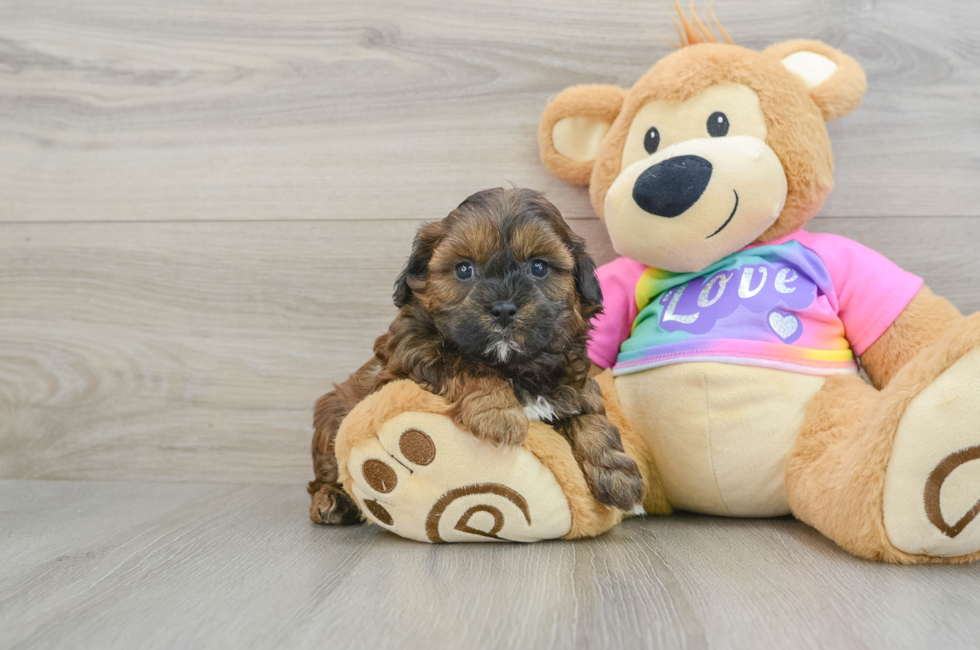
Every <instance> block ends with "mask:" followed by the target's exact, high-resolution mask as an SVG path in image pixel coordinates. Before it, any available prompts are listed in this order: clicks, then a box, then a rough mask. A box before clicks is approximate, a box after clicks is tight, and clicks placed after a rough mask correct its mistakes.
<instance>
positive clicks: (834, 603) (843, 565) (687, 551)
mask: <svg viewBox="0 0 980 650" xmlns="http://www.w3.org/2000/svg"><path fill="white" fill-rule="evenodd" d="M305 510H306V495H305V493H304V492H303V490H302V488H301V487H299V486H254V485H253V486H233V485H228V486H214V485H191V484H189V485H165V484H148V483H85V482H65V481H58V482H43V481H4V482H0V521H2V522H3V525H2V526H0V539H2V540H3V543H2V544H0V629H2V630H3V631H4V633H3V635H0V648H4V649H6V648H32V647H72V648H105V649H107V650H108V649H112V648H136V647H138V648H147V649H152V648H178V647H179V648H205V647H206V648H233V647H234V648H240V647H270V648H271V647H281V648H286V647H288V648H297V649H302V648H322V647H325V646H324V644H326V647H329V648H332V649H333V648H338V649H340V648H354V647H361V648H432V647H446V648H500V647H515V648H516V647H521V648H526V647H535V648H573V647H574V648H596V647H616V648H627V647H670V648H738V647H753V648H760V649H764V648H798V647H807V648H809V647H825V648H866V647H902V648H949V649H950V650H953V649H956V648H973V647H976V638H977V636H978V635H980V618H978V617H977V616H976V612H977V611H978V609H980V591H978V590H977V589H976V584H977V580H978V579H980V565H976V564H975V565H968V566H932V567H928V566H926V567H899V566H888V565H878V564H873V563H870V562H865V561H862V560H857V559H855V558H852V557H850V556H848V555H847V554H846V553H844V552H843V551H841V550H840V549H839V548H837V547H835V546H834V545H833V544H832V543H831V542H829V541H827V540H826V539H824V538H823V537H821V536H820V535H819V534H818V533H816V531H814V530H812V529H810V528H808V527H807V526H805V525H803V524H801V523H799V522H796V521H794V520H791V519H774V520H745V519H720V518H711V517H697V516H687V515H677V516H673V517H666V518H647V519H642V520H633V521H630V522H627V523H626V524H624V525H623V526H620V527H619V528H616V529H614V530H613V531H611V532H610V533H608V534H606V535H605V536H603V537H600V538H598V539H595V540H584V541H580V542H554V543H541V544H533V545H516V544H499V545H490V544H487V545H445V546H426V545H421V544H418V543H415V542H410V541H406V540H402V539H399V538H396V537H395V536H393V535H390V534H388V533H386V532H384V531H382V530H380V529H378V528H377V527H373V526H371V527H369V526H359V527H351V528H327V527H320V526H314V525H313V524H310V523H309V521H307V520H306V519H305V516H306V514H305Z"/></svg>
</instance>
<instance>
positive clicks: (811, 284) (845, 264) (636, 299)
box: [589, 231, 922, 375]
mask: <svg viewBox="0 0 980 650" xmlns="http://www.w3.org/2000/svg"><path fill="white" fill-rule="evenodd" d="M597 275H598V277H599V282H600V284H601V285H602V291H603V308H604V313H603V314H602V315H600V316H599V317H597V319H596V321H595V325H596V329H595V331H594V332H593V336H592V342H591V343H590V346H589V356H590V357H591V358H592V360H593V361H594V362H595V363H597V364H598V365H600V366H602V367H605V368H609V367H612V368H613V373H614V374H617V375H619V374H625V373H630V372H638V371H640V370H646V369H648V368H655V367H657V366H663V365H667V364H671V363H681V362H686V361H715V362H721V363H734V364H740V365H751V366H763V367H767V368H779V369H783V370H789V371H792V372H800V373H806V374H816V375H825V374H831V373H838V372H857V361H856V360H855V357H856V356H860V355H861V354H862V353H863V352H864V351H865V350H866V349H867V348H868V347H869V346H870V345H871V344H872V343H874V342H875V341H876V340H877V339H878V337H879V336H881V334H883V333H884V331H885V330H886V329H888V327H889V326H890V325H891V324H892V322H894V320H895V319H896V318H897V317H898V315H899V314H901V312H902V310H903V309H905V306H906V305H908V303H909V301H911V300H912V298H913V297H914V296H915V294H916V292H917V291H918V290H919V288H920V287H921V286H922V279H921V278H918V277H916V276H914V275H912V274H911V273H908V272H906V271H903V270H902V269H900V268H899V267H898V266H896V265H895V264H894V263H892V262H890V261H889V260H888V259H886V258H885V257H883V256H882V255H880V254H878V253H876V252H874V251H872V250H870V249H868V248H866V247H864V246H862V245H860V244H858V243H856V242H854V241H851V240H849V239H845V238H843V237H838V236H836V235H826V234H814V233H808V232H806V231H798V232H796V233H793V234H792V235H789V236H787V237H784V238H782V239H779V240H776V241H774V242H769V243H767V244H755V245H752V246H749V247H747V248H744V249H742V250H740V251H738V252H736V253H733V254H731V255H729V256H728V257H725V258H723V259H721V260H719V261H717V262H715V263H714V264H712V265H711V266H709V267H708V268H706V269H704V270H702V271H699V272H696V273H670V272H667V271H660V270H657V269H654V268H651V267H648V266H645V265H643V264H640V263H638V262H635V261H633V260H630V259H627V258H619V259H617V260H615V261H613V262H610V263H609V264H606V265H604V266H602V267H600V268H599V270H598V272H597Z"/></svg>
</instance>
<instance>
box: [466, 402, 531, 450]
mask: <svg viewBox="0 0 980 650" xmlns="http://www.w3.org/2000/svg"><path fill="white" fill-rule="evenodd" d="M459 425H460V426H462V427H463V428H464V429H467V430H468V431H469V432H470V433H472V434H473V435H474V436H476V437H477V439H479V440H480V441H481V442H486V443H489V444H491V445H493V446H495V447H517V446H519V445H520V444H521V443H522V442H524V439H525V438H526V437H527V428H528V419H527V414H526V413H524V409H522V408H505V409H497V408H490V409H486V410H484V411H480V412H478V413H475V414H473V415H470V417H469V418H468V419H467V421H465V422H459Z"/></svg>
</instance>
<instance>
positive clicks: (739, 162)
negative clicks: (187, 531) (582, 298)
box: [336, 13, 980, 564]
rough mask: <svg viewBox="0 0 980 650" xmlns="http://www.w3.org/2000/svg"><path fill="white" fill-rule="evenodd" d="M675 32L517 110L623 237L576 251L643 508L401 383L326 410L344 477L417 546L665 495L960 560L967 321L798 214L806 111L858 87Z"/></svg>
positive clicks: (806, 208) (846, 70)
mask: <svg viewBox="0 0 980 650" xmlns="http://www.w3.org/2000/svg"><path fill="white" fill-rule="evenodd" d="M712 17H713V14H712ZM678 31H679V33H680V37H681V45H682V46H681V47H680V48H679V49H677V50H676V51H675V52H673V53H671V54H669V55H668V56H666V57H664V58H662V59H661V60H659V61H658V62H656V63H655V64H654V65H653V67H652V68H650V70H649V71H648V72H646V73H645V74H644V75H643V76H642V77H641V78H640V79H639V81H637V82H636V84H635V85H634V86H633V87H632V88H630V89H629V90H624V89H621V88H618V87H614V86H604V85H587V86H575V87H571V88H567V89H566V90H564V91H562V92H561V93H560V94H559V95H558V96H557V97H555V98H554V99H553V100H552V101H551V102H550V103H549V104H548V106H547V108H546V109H545V111H544V114H543V116H542V118H541V121H540V128H539V145H540V152H541V158H542V161H543V163H544V164H545V166H546V167H547V168H548V169H549V170H550V171H551V172H552V173H553V174H554V175H555V176H557V177H558V178H560V179H562V180H564V181H566V182H568V183H571V184H578V185H587V186H588V189H589V195H590V198H591V201H592V205H593V207H594V208H595V211H596V213H597V214H598V216H599V217H600V218H601V219H602V220H603V221H604V223H605V226H606V228H607V231H608V233H609V237H610V240H611V242H612V244H613V248H614V249H615V250H616V252H617V253H619V255H620V256H621V257H619V258H618V259H616V260H614V261H612V262H610V263H609V264H606V265H604V266H602V267H600V268H599V269H598V271H597V275H598V278H599V281H600V285H601V287H602V292H603V313H602V314H601V315H600V316H598V317H597V319H596V320H595V329H594V331H593V333H592V342H591V344H590V348H589V356H590V358H591V359H592V361H593V363H594V364H595V366H596V373H597V375H598V376H597V379H598V382H599V385H600V387H601V389H602V392H603V399H604V403H605V406H606V411H607V415H608V417H609V418H610V420H611V421H612V422H613V424H615V425H616V426H617V427H618V428H619V430H620V433H621V437H622V440H623V445H624V449H625V450H626V452H627V453H628V454H629V455H630V456H631V457H632V458H633V459H634V460H635V461H636V462H637V465H638V466H639V468H640V470H641V473H642V475H643V479H644V488H645V492H644V499H643V507H642V512H640V511H637V512H631V513H626V512H622V511H619V510H616V509H613V508H608V507H606V506H603V505H602V504H600V503H598V502H597V501H596V500H595V499H594V498H593V497H592V495H591V494H590V492H589V490H588V486H587V485H586V482H585V480H584V478H583V476H582V473H581V470H580V469H579V468H578V466H577V465H576V463H575V460H574V458H573V457H572V454H571V451H570V448H569V446H568V444H567V442H566V441H565V440H564V439H563V438H562V437H561V436H560V435H558V434H557V433H556V432H555V431H554V430H553V429H552V428H551V427H549V426H548V425H547V423H543V422H532V423H531V427H530V431H529V433H528V436H527V438H526V440H525V441H524V442H523V444H522V445H521V446H520V447H517V448H513V449H499V448H494V447H491V446H489V445H485V444H482V443H480V442H479V441H477V440H476V439H475V438H474V437H473V436H471V435H469V434H468V433H467V432H465V431H461V430H459V429H457V428H456V427H455V426H454V425H453V423H452V420H451V419H450V418H449V417H447V413H448V412H449V410H450V407H451V405H449V404H447V403H446V402H445V401H444V400H442V399H441V398H439V397H437V396H435V395H432V394H430V393H427V392H425V391H424V390H422V389H421V388H420V387H418V386H416V385H414V384H412V383H411V382H408V381H399V382H395V383H393V384H389V385H387V386H385V387H384V388H383V389H382V390H381V391H379V392H378V393H375V394H374V395H371V396H370V397H369V398H367V399H366V400H365V401H363V402H362V403H361V404H359V405H358V406H357V407H356V408H355V409H354V410H353V411H352V412H351V414H350V415H349V416H348V417H347V418H346V419H345V421H344V422H343V423H342V425H341V428H340V431H339V433H338V437H337V441H336V453H337V458H338V461H339V465H340V476H341V481H342V482H343V484H344V486H345V488H346V490H347V492H348V494H350V495H352V496H353V497H354V498H355V500H356V501H357V502H358V504H359V505H360V506H361V509H362V511H363V512H364V514H365V516H366V517H367V518H368V519H369V520H370V521H371V522H373V523H376V524H378V525H381V526H383V527H385V528H387V529H388V530H391V531H393V532H395V533H397V534H399V535H402V536H403V537H408V538H411V539H416V540H419V541H426V542H443V541H493V540H510V541H536V540H542V539H557V538H564V539H574V538H577V537H586V536H594V535H598V534H600V533H602V532H605V531H607V530H608V529H610V528H611V527H613V526H615V525H616V524H618V523H619V522H620V521H621V520H622V519H623V518H625V517H630V516H635V515H638V514H643V513H646V514H668V513H670V512H671V511H672V510H673V509H680V510H687V511H692V512H697V513H704V514H711V515H719V516H729V517H774V516H781V515H790V514H791V515H793V516H795V517H796V518H798V519H799V520H801V521H803V522H805V523H806V524H809V525H810V526H812V527H814V528H815V529H817V530H818V531H820V532H821V533H823V534H824V535H826V536H827V537H828V538H830V539H831V540H833V541H834V542H836V543H837V544H838V545H840V546H841V547H843V548H844V549H846V550H847V551H849V552H851V553H853V554H854V555H857V556H860V557H863V558H868V559H871V560H877V561H882V562H892V563H903V564H913V563H958V562H969V561H972V560H975V559H977V558H978V557H980V522H978V521H976V519H977V515H978V514H980V500H978V499H980V426H978V424H977V422H978V421H980V316H978V315H976V314H974V315H971V316H967V317H964V316H962V315H961V314H960V313H959V312H958V311H957V309H956V308H955V307H954V306H953V305H952V304H950V303H949V302H948V301H947V300H945V299H943V298H941V297H940V296H937V295H934V294H933V293H932V292H931V291H930V290H929V288H928V287H927V286H926V285H925V284H924V283H923V281H922V279H921V278H918V277H916V276H914V275H912V274H911V273H908V272H906V271H903V270H902V269H900V268H899V267H898V266H896V265H895V264H893V263H892V262H890V261H889V260H887V259H886V258H885V257H883V256H882V255H880V254H878V253H876V252H875V251H873V250H871V249H869V248H866V247H864V246H862V245H861V244H858V243H856V242H854V241H851V240H848V239H845V238H843V237H839V236H835V235H829V234H819V233H810V232H808V231H806V230H805V229H804V227H805V225H806V223H807V221H808V220H809V219H811V218H812V217H813V216H814V215H815V214H816V213H817V212H818V211H819V210H820V207H821V205H822V204H823V202H824V200H825V199H826V197H827V195H828V193H829V192H830V191H831V188H832V187H833V158H832V154H831V147H830V140H829V137H828V134H827V129H826V126H825V123H826V122H827V121H829V120H833V119H837V118H840V117H843V116H844V115H846V114H847V113H849V112H850V111H852V110H853V109H854V108H856V107H857V106H858V104H859V103H860V101H861V99H862V96H863V94H864V92H865V89H866V79H865V75H864V72H863V70H862V69H861V67H860V65H859V64H858V63H857V62H856V61H855V60H854V59H853V58H851V57H849V56H847V55H845V54H843V53H842V52H840V51H838V50H836V49H834V48H832V47H830V46H828V45H826V44H824V43H821V42H818V41H812V40H794V41H789V42H785V43H779V44H776V45H773V46H771V47H768V48H766V49H765V50H763V51H761V52H759V51H754V50H749V49H746V48H744V47H740V46H738V45H735V44H734V43H733V42H732V39H731V38H730V36H729V35H728V33H727V32H726V31H725V30H724V28H723V27H722V26H721V24H720V23H719V22H718V21H717V18H715V19H714V26H712V23H711V21H710V20H709V17H708V16H705V17H704V18H703V20H702V19H701V18H700V17H698V16H697V14H695V15H694V17H693V19H688V18H686V17H684V15H683V13H681V19H680V22H679V24H678ZM716 32H717V33H718V34H720V38H719V36H716ZM860 370H863V371H864V374H865V375H866V377H867V379H865V378H864V377H862V375H861V374H860Z"/></svg>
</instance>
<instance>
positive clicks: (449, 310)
mask: <svg viewBox="0 0 980 650" xmlns="http://www.w3.org/2000/svg"><path fill="white" fill-rule="evenodd" d="M394 299H395V305H396V306H397V307H398V308H399V311H398V316H397V317H396V318H395V320H394V322H392V324H391V326H390V327H389V329H388V332H387V333H386V334H383V335H382V336H380V337H379V338H378V340H377V341H376V342H375V345H374V353H375V357H374V359H372V360H371V361H369V362H368V363H367V364H365V365H364V366H363V367H361V369H360V370H358V371H357V372H355V373H354V374H353V375H351V377H350V378H349V379H348V380H347V381H345V382H344V383H342V384H339V385H336V386H335V390H334V391H332V392H330V393H327V394H326V395H324V396H323V397H321V398H320V399H319V400H318V402H317V405H316V410H315V414H314V429H315V434H314V437H313V466H314V471H315V474H316V480H314V481H312V482H311V483H310V485H309V491H310V494H311V495H312V497H313V502H312V504H311V506H310V517H311V519H313V521H315V522H317V523H331V524H350V523H356V522H358V521H360V519H361V517H360V512H359V511H358V508H357V505H356V504H355V502H354V500H353V499H351V497H350V496H348V495H347V494H346V493H345V492H344V491H343V488H341V487H340V485H339V484H338V482H337V481H338V473H337V459H336V457H335V455H334V438H335V436H336V433H337V429H338V428H339V426H340V422H341V421H342V420H343V419H344V417H345V416H346V415H347V413H349V412H350V410H351V409H352V408H353V407H354V406H355V405H356V404H357V403H358V402H360V401H361V400H362V399H364V398H365V397H366V396H367V395H369V394H371V393H372V392H374V391H376V390H378V389H379V388H381V386H383V385H385V384H386V383H388V382H390V381H394V380H396V379H404V378H407V379H411V380H413V381H415V382H416V383H418V384H419V385H421V386H422V387H423V388H425V389H426V390H429V391H431V392H433V393H436V394H438V395H442V396H443V397H445V398H446V399H447V400H448V401H449V402H451V403H452V404H453V409H452V411H451V415H452V417H453V420H454V421H455V423H456V424H457V426H459V427H460V428H462V429H466V430H468V431H470V432H471V433H472V434H473V435H475V436H477V437H478V438H480V439H481V440H483V441H485V442H488V443H490V444H494V445H519V444H521V442H522V441H523V440H524V437H525V436H526V435H527V429H528V420H529V419H533V420H541V421H543V422H547V423H549V424H551V425H552V426H553V427H554V428H555V429H556V430H557V431H559V432H560V433H562V434H563V435H564V436H565V437H566V438H567V439H568V441H569V443H570V444H571V447H572V450H573V453H574V455H575V458H576V459H577V461H578V462H579V464H580V465H581V467H582V470H583V472H584V473H585V477H586V480H587V481H588V484H589V486H590V488H591V489H592V491H593V493H594V494H595V496H596V498H597V499H598V500H599V501H601V502H602V503H604V504H606V505H609V506H615V507H617V508H621V509H623V510H630V509H632V508H634V507H635V506H637V505H638V504H639V503H640V501H641V499H642V493H643V482H642V479H641V477H640V473H639V470H638V469H637V466H636V463H634V462H633V460H632V459H631V458H630V457H629V456H627V455H626V454H625V453H624V452H623V445H622V441H621V440H620V437H619V431H618V430H617V429H616V427H615V426H614V425H613V424H612V423H610V422H609V420H608V419H607V418H606V416H605V409H604V407H603V404H602V395H601V393H600V391H599V387H598V384H597V383H596V381H595V380H594V379H592V378H591V377H590V370H591V363H590V361H589V357H588V355H587V353H586V346H587V343H588V336H589V330H590V329H591V324H590V321H591V319H592V317H593V316H595V315H596V314H597V313H599V312H600V311H601V309H602V292H601V290H600V288H599V283H598V280H597V279H596V276H595V264H594V263H593V261H592V258H591V257H589V255H588V254H587V253H586V252H585V242H584V241H583V240H582V238H581V237H579V236H577V235H576V234H575V233H573V232H572V230H571V229H570V228H569V227H568V225H567V224H566V223H565V221H564V219H562V216H561V214H560V213H559V212H558V209H557V208H555V206H554V205H552V204H551V203H550V202H548V201H547V200H545V199H544V198H543V197H542V196H541V195H540V194H538V193H537V192H533V191H531V190H526V189H501V188H497V189H491V190H484V191H482V192H477V193H476V194H474V195H473V196H471V197H469V198H468V199H466V200H465V201H464V202H463V203H462V204H461V205H460V206H459V207H458V208H456V209H455V210H453V211H452V212H451V213H450V214H449V216H447V217H446V218H445V219H443V220H442V221H438V222H434V223H429V224H426V225H424V226H423V227H422V228H421V229H420V230H419V232H418V235H417V236H416V238H415V242H414V245H413V248H412V254H411V257H410V258H409V260H408V264H407V265H406V267H405V270H404V271H403V272H402V274H401V275H400V276H399V278H398V280H397V281H396V283H395V294H394Z"/></svg>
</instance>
